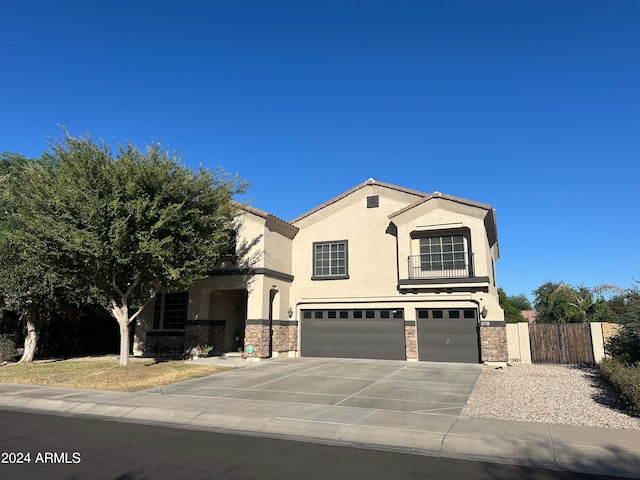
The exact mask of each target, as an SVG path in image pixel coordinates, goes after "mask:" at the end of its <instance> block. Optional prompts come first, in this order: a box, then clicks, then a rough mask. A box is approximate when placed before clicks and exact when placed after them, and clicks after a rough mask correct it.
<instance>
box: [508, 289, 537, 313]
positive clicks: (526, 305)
mask: <svg viewBox="0 0 640 480" xmlns="http://www.w3.org/2000/svg"><path fill="white" fill-rule="evenodd" d="M507 299H508V300H509V303H511V305H513V306H514V307H516V308H517V309H518V310H533V307H532V306H531V302H530V301H529V299H528V298H527V296H526V295H525V294H524V293H521V294H520V295H510V296H508V297H507Z"/></svg>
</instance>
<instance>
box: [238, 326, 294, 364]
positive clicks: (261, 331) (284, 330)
mask: <svg viewBox="0 0 640 480" xmlns="http://www.w3.org/2000/svg"><path fill="white" fill-rule="evenodd" d="M272 328H273V339H272V345H271V350H272V354H277V353H284V352H292V351H297V349H298V322H297V321H295V320H273V321H272ZM247 345H253V347H254V348H255V353H254V354H253V356H254V357H257V358H267V357H268V356H269V320H247V324H246V327H245V331H244V349H245V351H246V349H247Z"/></svg>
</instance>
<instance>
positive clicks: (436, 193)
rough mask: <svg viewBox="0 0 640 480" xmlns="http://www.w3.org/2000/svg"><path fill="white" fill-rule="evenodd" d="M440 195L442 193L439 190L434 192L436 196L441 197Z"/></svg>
mask: <svg viewBox="0 0 640 480" xmlns="http://www.w3.org/2000/svg"><path fill="white" fill-rule="evenodd" d="M440 195H442V194H441V193H440V192H438V191H437V190H436V191H435V192H433V196H434V197H439V196H440Z"/></svg>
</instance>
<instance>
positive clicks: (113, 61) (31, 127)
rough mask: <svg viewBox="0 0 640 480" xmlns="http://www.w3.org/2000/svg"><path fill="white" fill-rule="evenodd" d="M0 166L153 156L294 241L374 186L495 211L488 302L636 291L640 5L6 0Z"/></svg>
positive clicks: (583, 1)
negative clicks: (275, 223) (300, 222)
mask: <svg viewBox="0 0 640 480" xmlns="http://www.w3.org/2000/svg"><path fill="white" fill-rule="evenodd" d="M0 18H1V19H2V28H1V29H0V66H1V67H2V74H1V75H0V112H1V115H0V151H10V152H18V153H21V154H24V155H27V156H32V157H35V156H39V155H40V154H41V153H42V152H44V151H46V150H47V149H48V141H47V137H53V138H55V139H58V138H60V137H61V131H60V129H59V127H58V125H64V126H65V127H66V128H67V129H68V130H69V132H70V133H72V134H84V133H85V132H91V134H92V136H93V137H94V138H96V139H99V138H103V139H105V140H106V141H108V142H111V141H113V140H114V139H117V140H118V141H120V142H125V141H127V140H131V141H132V142H134V143H135V144H137V145H138V146H140V147H143V146H144V145H145V144H146V143H149V142H150V141H157V140H160V141H162V143H163V145H164V146H165V147H167V148H169V149H172V150H174V149H177V150H179V151H180V152H181V153H182V154H183V155H184V161H185V163H187V164H189V165H193V166H197V165H198V164H202V165H203V166H205V167H209V168H215V167H217V166H221V167H223V168H224V169H225V170H226V171H228V172H230V173H237V174H238V175H239V176H240V177H242V178H245V179H247V180H248V181H249V182H250V183H251V185H252V187H251V189H250V192H249V194H248V198H251V199H252V201H253V205H254V206H255V207H257V208H261V209H263V210H267V211H269V212H271V213H273V214H275V215H277V216H279V217H282V218H284V219H286V220H290V219H292V218H294V217H296V216H298V215H299V214H301V213H304V212H305V211H307V210H310V209H311V208H313V207H315V206H317V205H318V204H320V203H322V202H324V201H326V200H328V199H329V198H332V197H334V196H336V195H338V194H340V193H342V192H344V191H345V190H348V189H349V188H351V187H353V186H355V185H357V184H360V183H362V182H364V181H365V180H366V179H367V178H369V177H374V178H376V179H378V180H380V181H383V182H387V183H392V184H396V185H400V186H404V187H408V188H412V189H416V190H421V191H424V192H433V191H440V192H443V193H447V194H450V195H456V196H459V197H463V198H467V199H470V200H475V201H480V202H484V203H489V204H491V205H493V206H494V208H495V209H496V211H497V218H498V231H499V239H500V250H501V259H500V260H499V261H498V263H497V265H496V268H497V274H498V282H499V284H500V285H501V286H502V287H503V288H504V289H505V290H506V291H507V293H508V294H511V295H515V294H519V293H525V294H527V295H529V296H530V297H531V291H532V290H534V289H535V288H537V287H538V286H539V285H541V284H542V283H544V282H545V281H548V280H553V281H561V280H562V281H564V282H566V283H570V284H573V285H581V284H583V285H585V286H594V285H597V284H601V283H614V284H617V285H619V286H621V287H623V288H628V287H630V286H631V285H632V279H633V278H640V224H639V222H638V206H639V202H638V191H639V190H640V189H639V188H638V183H639V182H638V180H639V179H638V177H639V175H638V174H639V173H640V166H638V165H639V161H640V155H639V154H640V28H639V27H638V25H640V2H638V1H636V0H629V1H620V0H610V1H606V2H605V1H589V0H580V1H546V0H535V1H524V0H523V1H482V2H480V1H455V0H451V1H402V0H396V1H377V0H368V1H350V0H342V1H331V0H322V1H321V0H318V1H312V0H307V1H302V0H300V1H278V0H272V1H242V0H237V1H231V0H227V1H222V0H219V1H216V0H211V1H196V0H187V1H185V0H180V1H179V0H157V1H151V0H126V1H123V0H110V1H108V2H97V1H95V2H91V1H82V2H80V1H68V0H61V1H57V2H50V1H30V0H4V1H3V2H2V5H1V6H0Z"/></svg>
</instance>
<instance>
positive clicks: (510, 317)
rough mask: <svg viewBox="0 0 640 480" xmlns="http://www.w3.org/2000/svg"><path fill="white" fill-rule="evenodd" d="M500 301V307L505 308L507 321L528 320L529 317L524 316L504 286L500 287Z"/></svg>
mask: <svg viewBox="0 0 640 480" xmlns="http://www.w3.org/2000/svg"><path fill="white" fill-rule="evenodd" d="M498 301H499V303H500V307H501V308H502V310H504V320H505V322H507V323H518V322H526V321H527V319H526V318H524V317H523V316H522V313H520V309H519V308H517V307H516V306H514V305H513V304H512V303H511V301H510V300H509V297H508V296H507V294H506V293H505V291H504V290H503V289H502V288H498Z"/></svg>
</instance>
